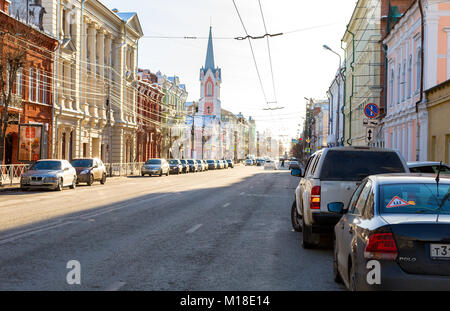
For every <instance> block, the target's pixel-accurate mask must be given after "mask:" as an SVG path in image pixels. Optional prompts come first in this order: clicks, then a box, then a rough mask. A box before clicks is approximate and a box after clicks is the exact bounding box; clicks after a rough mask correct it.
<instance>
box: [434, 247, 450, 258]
mask: <svg viewBox="0 0 450 311" xmlns="http://www.w3.org/2000/svg"><path fill="white" fill-rule="evenodd" d="M430 252H431V257H432V258H448V259H450V244H431V245H430Z"/></svg>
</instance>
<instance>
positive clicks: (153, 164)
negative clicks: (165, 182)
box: [141, 159, 170, 177]
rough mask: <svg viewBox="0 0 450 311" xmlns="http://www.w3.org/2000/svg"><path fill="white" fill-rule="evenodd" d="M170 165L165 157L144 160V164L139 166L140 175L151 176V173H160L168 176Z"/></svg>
mask: <svg viewBox="0 0 450 311" xmlns="http://www.w3.org/2000/svg"><path fill="white" fill-rule="evenodd" d="M169 174H170V166H169V163H167V161H166V160H165V159H150V160H148V161H147V162H145V164H144V166H142V168H141V175H142V176H145V175H148V176H150V177H151V176H152V175H159V176H160V177H161V176H162V175H166V176H169Z"/></svg>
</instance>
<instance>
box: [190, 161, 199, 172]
mask: <svg viewBox="0 0 450 311" xmlns="http://www.w3.org/2000/svg"><path fill="white" fill-rule="evenodd" d="M187 163H188V164H189V167H190V171H191V172H194V173H197V172H198V165H197V161H195V160H187Z"/></svg>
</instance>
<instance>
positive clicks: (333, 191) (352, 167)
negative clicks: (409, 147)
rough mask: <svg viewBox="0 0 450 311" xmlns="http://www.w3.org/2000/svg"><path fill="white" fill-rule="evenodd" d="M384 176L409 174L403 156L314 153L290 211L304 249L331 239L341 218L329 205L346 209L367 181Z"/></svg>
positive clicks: (353, 150)
mask: <svg viewBox="0 0 450 311" xmlns="http://www.w3.org/2000/svg"><path fill="white" fill-rule="evenodd" d="M295 171H298V170H295ZM384 173H409V169H408V167H407V165H406V161H405V160H404V159H403V157H402V156H401V155H400V153H398V152H397V151H394V150H389V149H381V148H370V147H337V148H325V149H322V150H320V151H317V152H316V153H314V154H313V155H312V156H311V157H310V159H309V160H308V164H307V166H306V168H305V172H304V175H302V176H301V177H303V178H302V179H301V180H300V183H299V185H298V187H297V189H296V190H295V202H294V203H293V204H292V209H291V220H292V226H293V227H294V230H296V231H299V232H302V233H303V240H302V245H303V247H304V248H313V247H317V246H319V245H320V240H321V236H324V237H325V236H328V237H329V236H331V235H332V233H333V230H334V226H335V225H336V223H337V222H338V221H339V218H340V217H337V216H336V214H332V213H330V212H329V211H328V204H330V203H332V202H343V203H344V205H347V204H348V202H349V201H350V198H351V195H352V193H353V191H354V190H355V188H356V187H358V186H359V185H360V184H361V182H362V180H363V179H364V178H366V177H367V176H370V175H375V174H384Z"/></svg>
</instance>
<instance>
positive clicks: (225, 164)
mask: <svg viewBox="0 0 450 311" xmlns="http://www.w3.org/2000/svg"><path fill="white" fill-rule="evenodd" d="M219 161H220V162H222V166H223V168H224V169H228V168H229V166H228V162H227V161H225V160H219Z"/></svg>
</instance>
